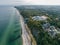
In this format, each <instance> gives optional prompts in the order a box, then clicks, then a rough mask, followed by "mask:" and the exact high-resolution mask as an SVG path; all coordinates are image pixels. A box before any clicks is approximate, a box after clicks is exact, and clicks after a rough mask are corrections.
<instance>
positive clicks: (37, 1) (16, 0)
mask: <svg viewBox="0 0 60 45" xmlns="http://www.w3.org/2000/svg"><path fill="white" fill-rule="evenodd" d="M0 5H60V0H0Z"/></svg>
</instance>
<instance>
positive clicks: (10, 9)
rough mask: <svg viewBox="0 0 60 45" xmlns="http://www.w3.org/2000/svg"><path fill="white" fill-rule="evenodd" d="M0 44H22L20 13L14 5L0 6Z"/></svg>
mask: <svg viewBox="0 0 60 45" xmlns="http://www.w3.org/2000/svg"><path fill="white" fill-rule="evenodd" d="M0 45H22V37H21V25H20V14H19V12H18V10H17V9H16V8H14V6H0Z"/></svg>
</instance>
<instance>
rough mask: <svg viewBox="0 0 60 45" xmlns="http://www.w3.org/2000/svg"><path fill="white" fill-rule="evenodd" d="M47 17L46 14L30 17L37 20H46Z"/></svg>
mask: <svg viewBox="0 0 60 45" xmlns="http://www.w3.org/2000/svg"><path fill="white" fill-rule="evenodd" d="M47 18H48V17H46V16H34V17H32V19H33V20H37V21H40V20H46V19H47Z"/></svg>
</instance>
